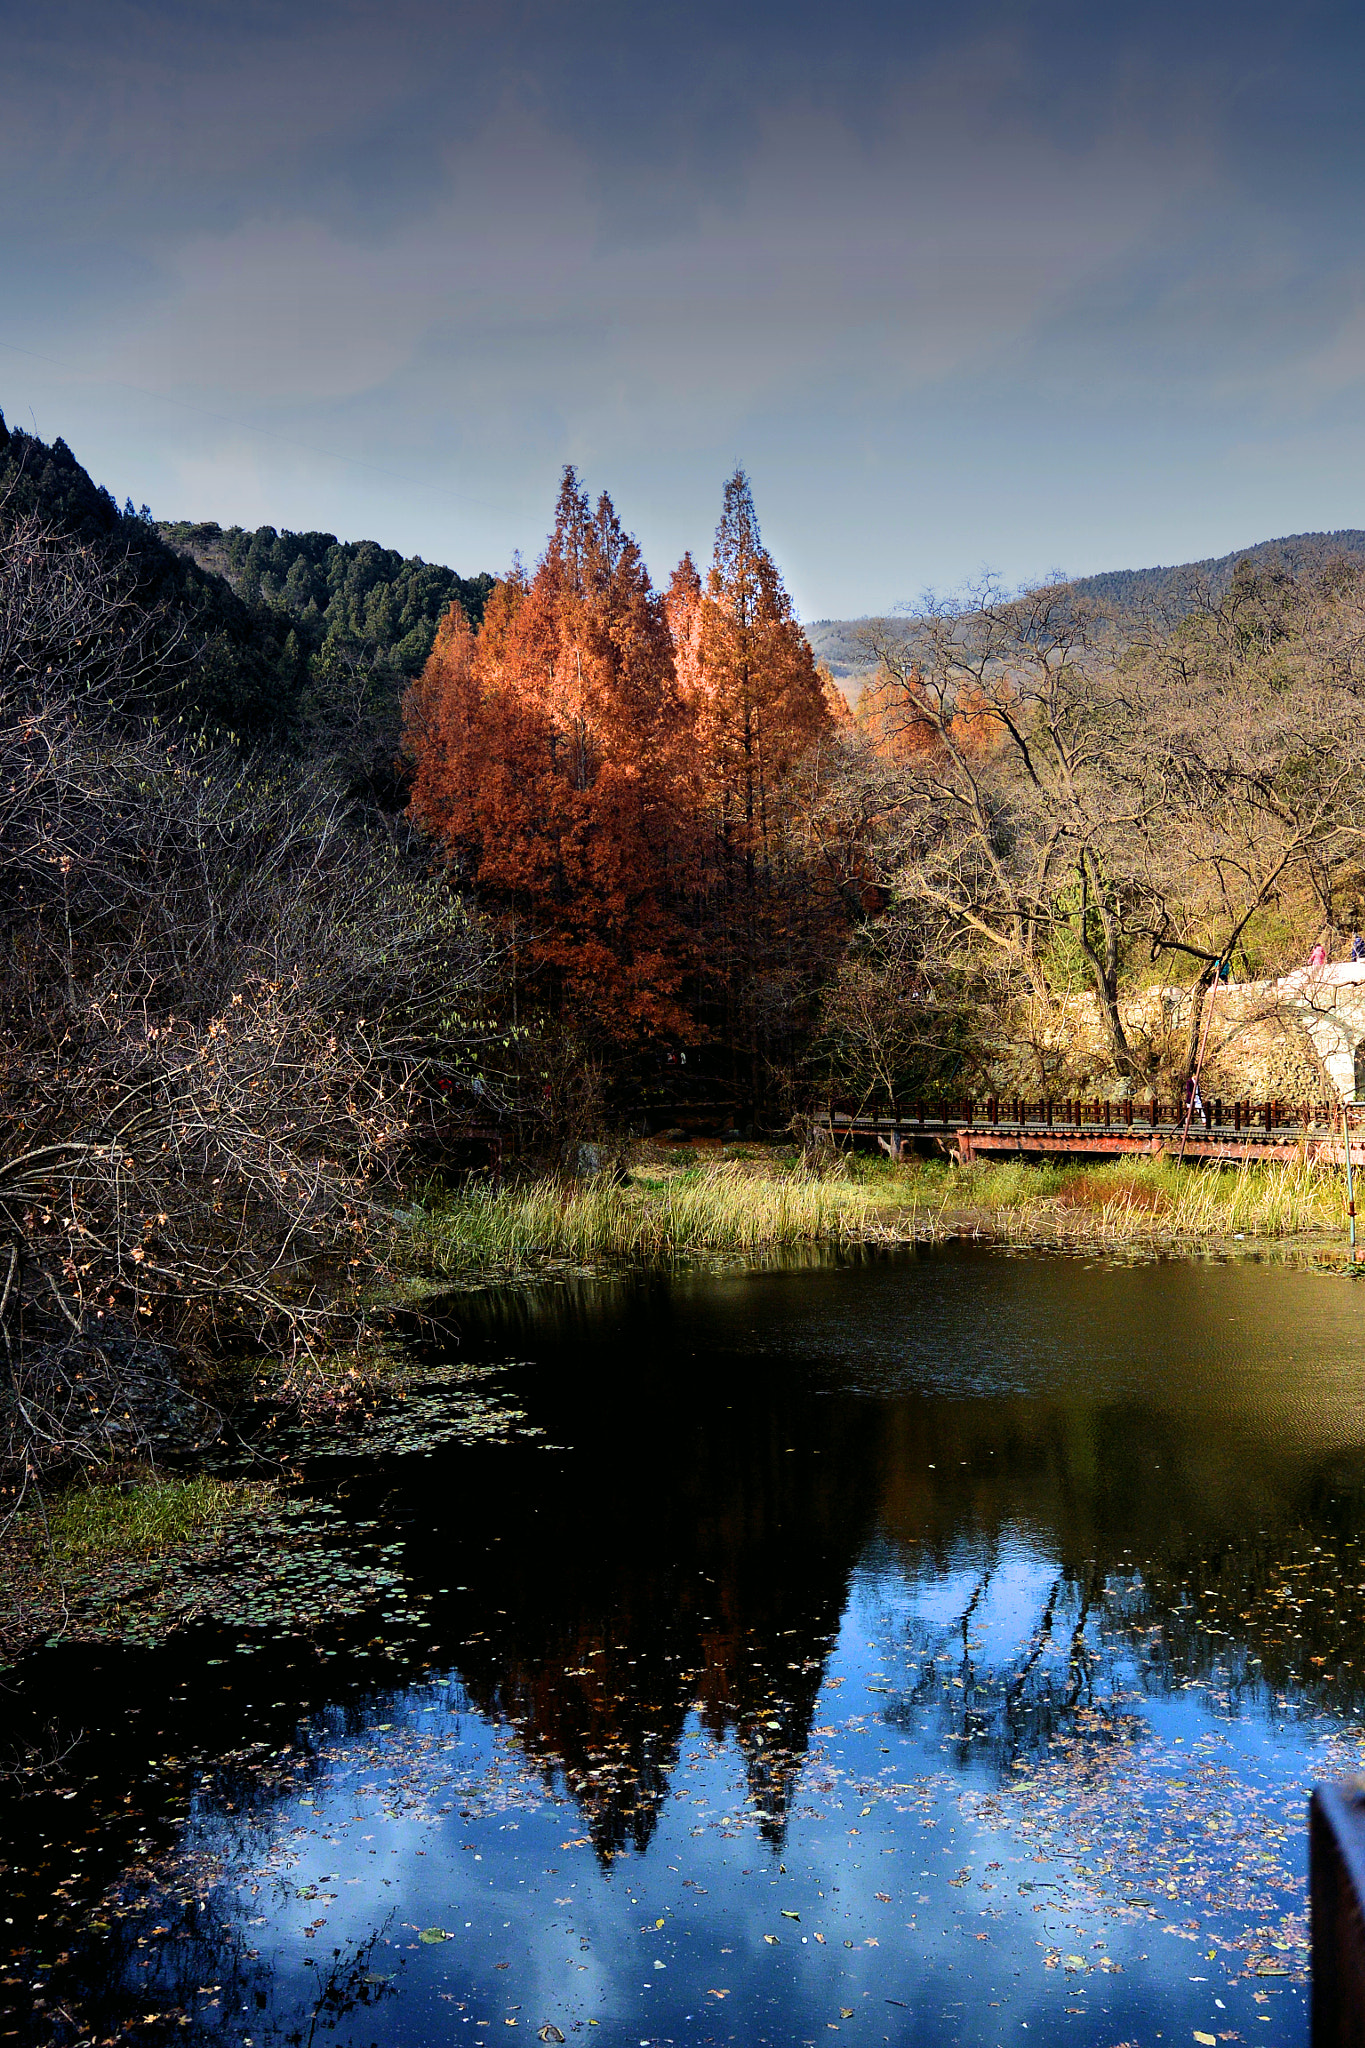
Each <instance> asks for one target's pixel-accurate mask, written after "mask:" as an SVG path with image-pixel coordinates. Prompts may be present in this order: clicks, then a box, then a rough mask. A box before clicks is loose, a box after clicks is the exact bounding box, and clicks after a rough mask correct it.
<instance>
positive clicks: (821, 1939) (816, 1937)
mask: <svg viewBox="0 0 1365 2048" xmlns="http://www.w3.org/2000/svg"><path fill="white" fill-rule="evenodd" d="M811 1940H812V1941H818V1942H819V1944H820V1946H821V1948H823V1947H824V1946H825V1937H824V1935H823V1934H813V1935H812V1936H811Z"/></svg>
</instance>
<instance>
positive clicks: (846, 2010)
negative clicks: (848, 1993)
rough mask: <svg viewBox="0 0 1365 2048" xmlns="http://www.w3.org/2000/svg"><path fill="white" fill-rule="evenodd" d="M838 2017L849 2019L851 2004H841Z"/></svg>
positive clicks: (851, 2013) (851, 2015) (851, 2014)
mask: <svg viewBox="0 0 1365 2048" xmlns="http://www.w3.org/2000/svg"><path fill="white" fill-rule="evenodd" d="M839 2017H840V2019H841V2020H851V2019H852V2017H853V2007H852V2006H851V2005H841V2006H840V2007H839Z"/></svg>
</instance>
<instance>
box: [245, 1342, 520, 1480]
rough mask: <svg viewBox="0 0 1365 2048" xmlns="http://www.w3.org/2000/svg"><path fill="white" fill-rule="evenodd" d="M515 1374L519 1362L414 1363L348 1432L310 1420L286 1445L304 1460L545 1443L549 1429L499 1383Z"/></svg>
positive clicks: (287, 1436)
mask: <svg viewBox="0 0 1365 2048" xmlns="http://www.w3.org/2000/svg"><path fill="white" fill-rule="evenodd" d="M514 1369H515V1365H514V1362H513V1361H508V1362H506V1363H504V1364H501V1365H484V1364H469V1363H463V1362H452V1361H449V1360H443V1361H441V1362H440V1363H438V1364H426V1365H421V1364H412V1365H408V1366H405V1367H404V1369H403V1373H402V1377H401V1379H399V1380H396V1381H395V1382H394V1384H393V1385H392V1386H391V1387H389V1388H387V1389H385V1390H384V1391H383V1392H382V1393H380V1394H379V1395H377V1396H376V1398H375V1399H374V1401H373V1402H372V1403H371V1405H370V1406H369V1407H367V1408H366V1409H364V1410H363V1411H360V1412H357V1413H356V1414H355V1415H354V1416H353V1417H352V1418H351V1420H350V1422H349V1424H348V1426H347V1427H346V1428H345V1429H338V1428H336V1427H335V1426H333V1425H330V1424H318V1423H316V1422H312V1421H308V1420H304V1421H301V1422H300V1423H298V1424H297V1425H295V1426H294V1427H292V1428H289V1429H287V1430H284V1431H282V1432H280V1433H279V1441H280V1444H281V1446H282V1447H283V1448H287V1449H289V1450H290V1451H292V1452H294V1453H295V1454H296V1455H297V1456H300V1457H306V1458H331V1457H342V1458H348V1459H353V1458H366V1459H369V1458H379V1457H398V1458H404V1457H406V1458H411V1457H425V1456H428V1455H429V1454H430V1453H431V1452H432V1451H434V1450H439V1449H440V1448H442V1447H443V1446H445V1445H447V1444H457V1443H459V1444H470V1443H507V1442H510V1441H511V1440H512V1439H513V1438H524V1439H528V1440H534V1439H538V1438H543V1437H544V1435H545V1432H544V1430H543V1429H540V1428H538V1427H537V1426H536V1425H535V1424H534V1423H532V1422H530V1421H529V1420H528V1418H527V1415H526V1411H525V1410H524V1409H523V1408H521V1407H520V1406H518V1404H517V1402H516V1400H515V1398H514V1397H513V1396H512V1395H511V1394H510V1393H508V1392H506V1391H505V1390H504V1389H503V1388H502V1387H501V1385H500V1381H501V1379H502V1376H503V1375H504V1374H506V1373H509V1372H511V1371H513V1370H514Z"/></svg>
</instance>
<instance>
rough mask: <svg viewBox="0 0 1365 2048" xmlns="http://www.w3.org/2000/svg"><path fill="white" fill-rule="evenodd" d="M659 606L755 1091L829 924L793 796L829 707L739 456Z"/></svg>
mask: <svg viewBox="0 0 1365 2048" xmlns="http://www.w3.org/2000/svg"><path fill="white" fill-rule="evenodd" d="M665 610H666V613H667V617H668V624H669V629H670V631H671V633H672V636H673V650H674V661H675V664H676V668H677V675H678V689H679V695H680V697H681V699H682V703H683V706H684V708H685V710H686V711H687V712H688V713H689V714H690V718H691V721H692V749H693V754H692V760H693V777H694V782H695V787H696V790H697V794H698V798H699V817H700V819H701V823H702V831H701V833H700V834H699V836H698V843H697V848H696V860H697V870H696V881H695V897H694V900H695V915H696V921H697V924H698V928H699V940H700V947H701V953H702V959H703V975H704V980H705V982H706V984H707V985H708V988H709V1002H710V1005H711V1006H714V1007H716V1008H717V1009H718V1010H719V1011H720V1012H721V1013H722V1018H721V1019H718V1024H719V1028H720V1030H721V1033H722V1035H723V1036H724V1037H726V1038H727V1039H728V1040H729V1042H730V1044H731V1046H732V1048H733V1049H734V1052H735V1055H736V1058H737V1061H738V1060H740V1059H742V1060H743V1063H744V1065H745V1066H746V1067H747V1069H748V1074H747V1079H748V1081H749V1083H750V1086H751V1091H752V1093H753V1095H754V1097H755V1098H758V1097H759V1096H761V1095H762V1094H763V1093H764V1087H763V1076H762V1071H761V1069H762V1065H763V1062H764V1060H765V1058H771V1057H772V1056H774V1055H775V1054H777V1053H780V1052H781V1051H782V1049H783V1040H784V1038H785V1037H789V1035H790V1027H791V1025H792V1023H793V1022H794V1020H795V1019H796V1017H797V1016H798V1015H799V1012H800V1009H801V1005H802V1002H803V999H804V998H805V997H806V995H808V993H809V991H810V988H811V984H812V981H813V978H814V975H815V973H816V971H817V955H818V953H819V951H820V945H821V937H822V933H823V932H824V931H825V930H827V927H828V921H829V912H830V907H831V906H830V901H829V892H828V891H827V890H822V889H821V888H820V887H819V886H817V884H816V882H815V878H814V877H813V874H812V871H811V863H810V861H809V859H808V858H807V851H808V849H807V846H806V843H805V839H804V835H803V833H802V832H801V831H800V829H799V826H800V824H801V822H802V821H801V815H800V812H801V806H800V804H799V803H798V802H796V801H795V798H796V795H797V771H798V770H800V769H802V768H803V767H804V765H805V764H806V762H807V761H808V759H809V757H810V756H811V755H812V752H813V750H814V749H815V748H816V746H817V744H818V743H819V742H820V741H821V740H823V739H826V738H828V737H829V735H830V733H831V731H832V729H833V726H834V723H835V713H834V710H833V707H832V706H831V703H830V700H829V696H828V694H827V690H826V683H825V679H824V677H823V676H822V674H821V672H820V670H819V669H818V668H817V667H816V664H815V658H814V656H813V654H812V653H811V648H810V642H809V641H808V640H807V638H806V636H805V634H804V633H803V632H802V630H801V627H800V625H799V624H798V623H797V620H796V616H795V613H794V611H793V609H792V604H791V599H790V598H789V597H788V595H787V592H786V590H785V588H784V587H783V583H782V578H781V576H780V574H779V573H778V569H777V565H776V563H775V562H774V561H773V559H772V556H771V555H770V554H769V553H768V550H767V549H766V548H765V547H764V545H763V539H762V535H761V533H760V531H759V525H758V516H757V514H756V512H755V510H754V501H753V493H752V492H751V490H750V488H749V481H748V478H747V477H746V476H745V474H744V472H743V470H739V469H737V470H736V471H735V473H734V475H733V476H732V477H731V478H730V480H729V482H728V483H727V484H726V486H725V496H724V501H723V503H722V507H721V517H720V525H719V527H718V528H717V530H716V542H715V552H714V556H713V559H712V564H711V570H710V573H709V575H708V576H707V579H706V582H705V584H704V585H703V583H702V580H701V577H700V575H699V573H698V571H697V569H696V566H695V565H694V563H693V561H692V558H691V556H690V555H685V556H684V557H683V559H682V561H681V562H680V563H679V565H678V567H677V569H676V570H675V571H674V574H673V578H672V581H671V583H670V585H669V590H668V595H667V598H666V600H665ZM722 1020H723V1021H722Z"/></svg>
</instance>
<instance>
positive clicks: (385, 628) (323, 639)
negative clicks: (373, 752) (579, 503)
mask: <svg viewBox="0 0 1365 2048" xmlns="http://www.w3.org/2000/svg"><path fill="white" fill-rule="evenodd" d="M157 532H158V533H159V534H160V535H161V537H162V539H163V540H165V541H166V542H167V543H168V544H169V546H171V547H173V548H175V549H176V550H177V551H178V552H179V553H180V554H182V555H187V556H189V557H190V559H191V560H193V561H194V562H196V563H197V564H198V565H199V567H200V568H201V569H205V570H207V571H209V572H210V573H211V574H213V575H216V576H220V577H222V578H223V580H224V581H225V582H226V583H228V584H229V585H230V586H231V588H232V589H233V591H234V592H235V593H236V595H237V596H238V597H239V598H240V599H241V600H242V602H243V603H244V604H246V605H247V606H248V607H249V608H250V609H251V610H252V611H253V612H254V613H256V614H258V615H261V614H264V615H265V616H267V617H271V618H274V619H276V620H278V619H287V620H288V622H289V627H290V629H291V630H292V631H293V632H294V633H295V634H296V636H297V639H298V642H299V644H300V651H301V653H302V654H303V655H304V657H305V658H309V659H311V658H313V657H316V656H317V655H318V654H320V653H321V654H325V655H326V656H328V657H338V656H341V657H350V658H352V659H357V658H359V659H365V660H368V661H370V662H372V663H374V664H376V665H378V666H380V667H382V668H384V669H386V670H388V671H389V672H390V673H391V674H393V675H395V676H399V677H402V678H403V679H404V680H410V679H411V678H412V677H413V676H416V675H419V674H420V673H421V669H422V665H423V663H424V662H425V661H426V658H427V656H428V655H429V654H430V652H431V649H432V644H433V642H434V641H435V638H436V628H437V626H438V625H439V624H440V621H441V620H442V619H443V618H444V616H445V614H446V612H447V611H448V610H449V609H450V606H451V604H452V603H458V605H459V606H460V608H461V610H462V611H463V612H464V615H465V617H466V618H467V619H470V620H471V621H472V622H473V623H474V624H475V625H477V624H478V622H479V620H480V619H481V618H482V617H483V607H484V602H485V600H486V598H487V596H488V593H489V591H490V590H491V589H492V588H493V578H492V577H491V576H489V575H487V574H484V575H480V576H471V577H466V576H457V575H456V573H455V571H454V570H453V569H446V568H442V567H441V566H440V564H439V563H435V562H424V561H423V560H422V559H421V557H420V556H413V557H411V558H410V559H405V558H404V557H403V556H402V555H400V554H398V553H397V552H396V551H395V550H394V549H392V548H382V547H380V546H379V545H378V544H377V542H375V541H372V540H361V541H339V540H338V539H337V537H336V535H335V534H334V533H290V532H288V531H287V530H286V531H285V532H283V533H277V532H276V530H275V528H274V527H273V526H258V527H257V528H256V529H255V530H254V531H248V530H247V529H246V528H245V527H241V526H229V527H227V528H224V527H221V526H218V525H216V524H214V523H213V522H212V521H206V522H204V523H202V524H199V525H191V524H188V523H179V524H169V523H162V524H160V525H159V526H158V527H157Z"/></svg>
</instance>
